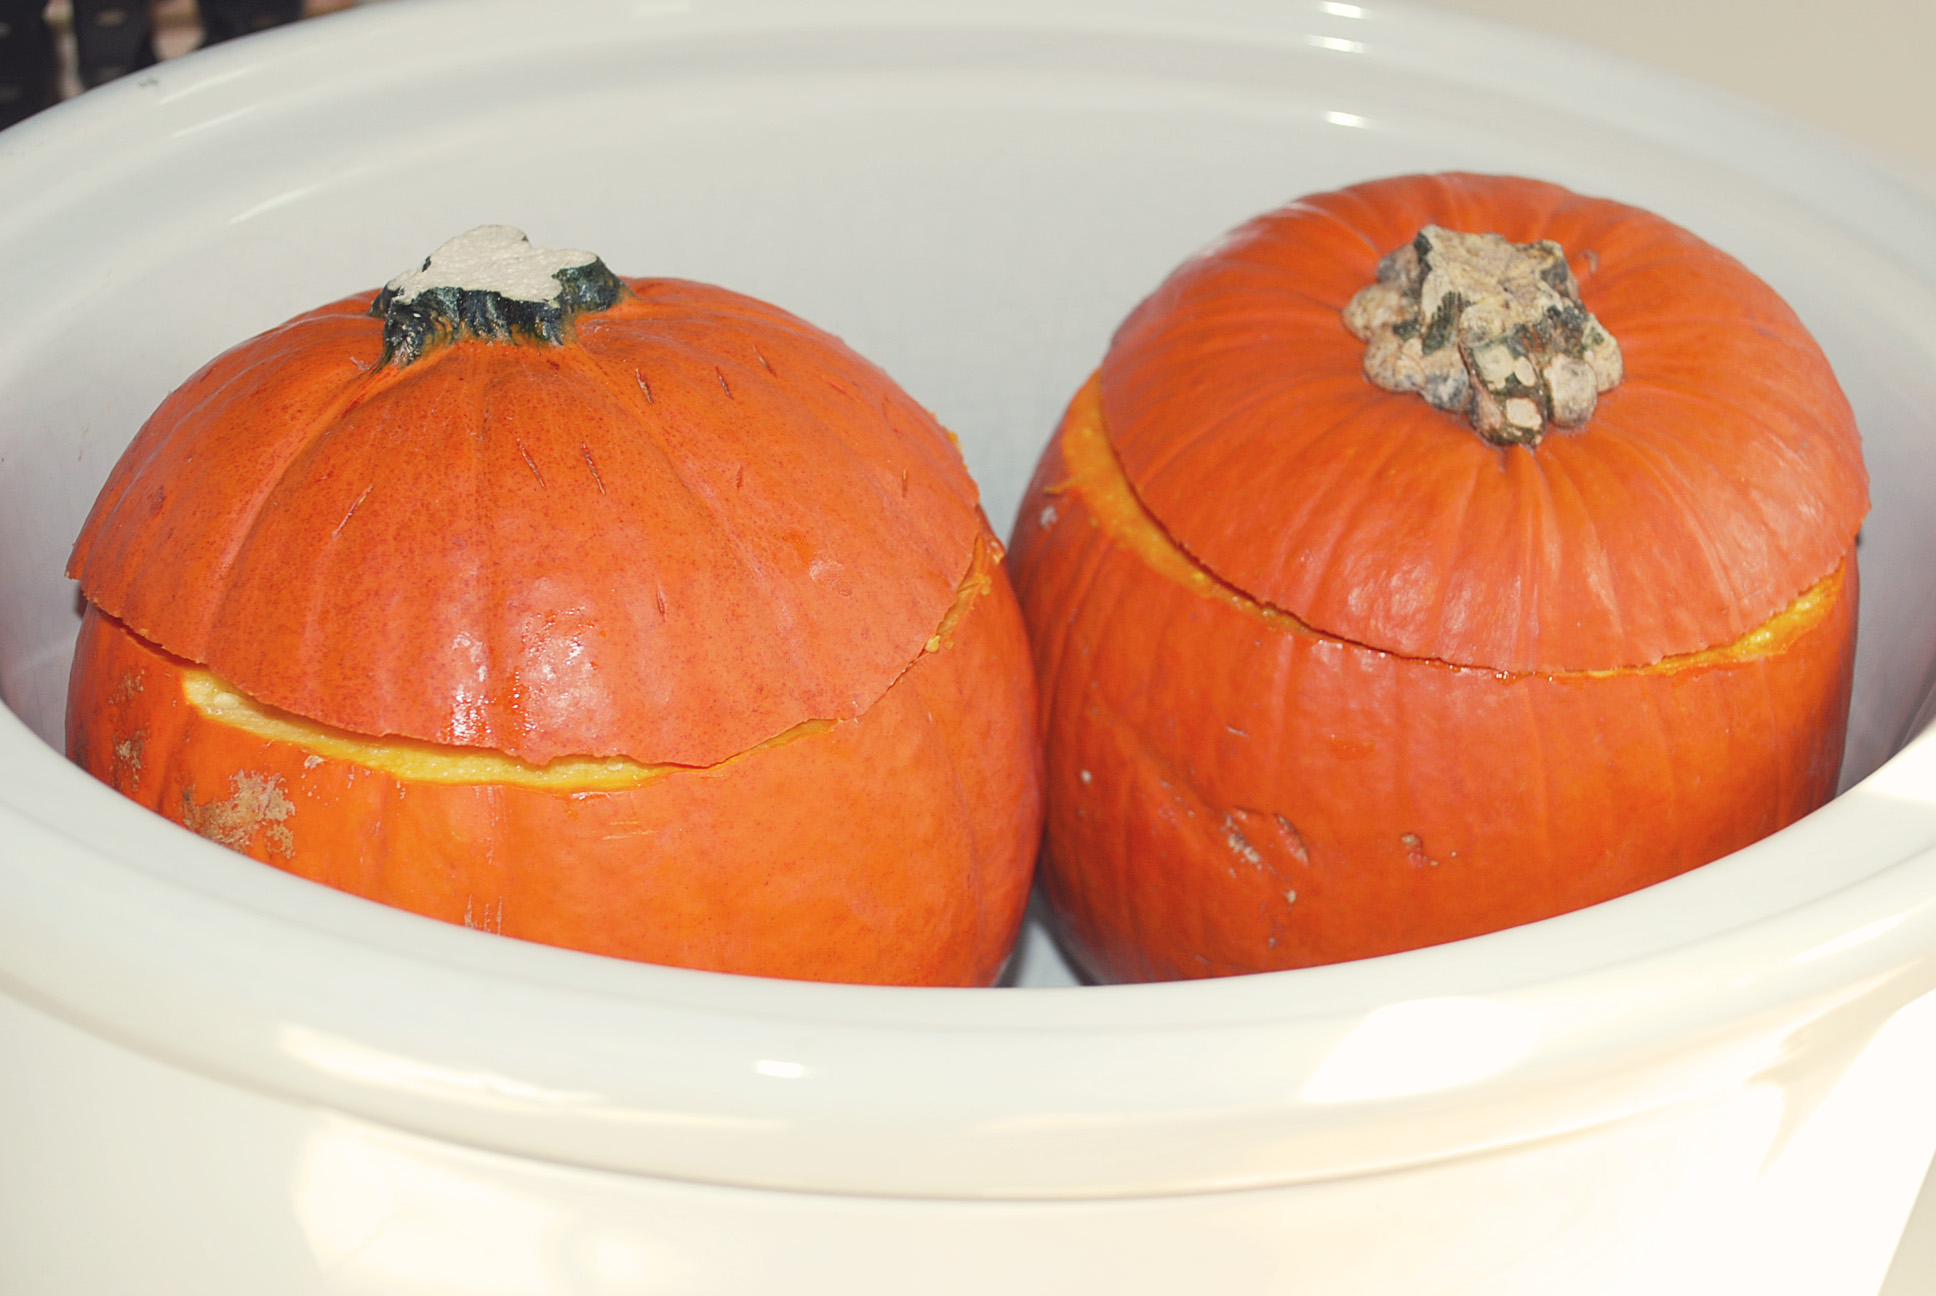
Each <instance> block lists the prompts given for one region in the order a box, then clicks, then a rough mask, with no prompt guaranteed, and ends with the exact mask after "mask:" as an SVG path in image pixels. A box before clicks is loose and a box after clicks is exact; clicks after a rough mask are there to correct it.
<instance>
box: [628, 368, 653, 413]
mask: <svg viewBox="0 0 1936 1296" xmlns="http://www.w3.org/2000/svg"><path fill="white" fill-rule="evenodd" d="M632 376H633V377H634V378H636V379H638V380H639V390H640V391H642V392H644V393H645V403H646V404H647V405H653V404H657V402H656V401H654V400H653V399H652V384H651V383H649V382H647V381H646V380H645V374H644V373H643V372H642V371H640V370H637V369H634V370H633V371H632Z"/></svg>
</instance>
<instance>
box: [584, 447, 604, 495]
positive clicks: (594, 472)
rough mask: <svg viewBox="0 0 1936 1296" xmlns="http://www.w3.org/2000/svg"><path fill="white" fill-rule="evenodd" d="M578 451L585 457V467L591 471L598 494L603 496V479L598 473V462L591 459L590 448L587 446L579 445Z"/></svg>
mask: <svg viewBox="0 0 1936 1296" xmlns="http://www.w3.org/2000/svg"><path fill="white" fill-rule="evenodd" d="M578 449H579V450H580V451H581V452H582V453H583V454H584V456H585V466H586V467H587V468H589V469H591V470H592V480H593V481H594V482H597V483H598V493H599V494H600V495H603V494H604V493H605V478H604V476H603V475H601V474H600V473H599V471H598V461H597V460H596V459H594V458H592V448H591V447H590V446H588V445H581V446H579V447H578Z"/></svg>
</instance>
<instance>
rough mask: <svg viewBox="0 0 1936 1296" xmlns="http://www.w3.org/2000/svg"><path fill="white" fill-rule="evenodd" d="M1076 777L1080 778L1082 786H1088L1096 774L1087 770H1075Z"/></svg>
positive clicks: (1093, 780) (1094, 779)
mask: <svg viewBox="0 0 1936 1296" xmlns="http://www.w3.org/2000/svg"><path fill="white" fill-rule="evenodd" d="M1076 777H1077V778H1080V779H1081V780H1082V786H1084V787H1088V786H1089V785H1090V784H1091V783H1094V782H1095V781H1096V776H1095V775H1094V774H1091V773H1090V772H1089V771H1088V770H1077V771H1076Z"/></svg>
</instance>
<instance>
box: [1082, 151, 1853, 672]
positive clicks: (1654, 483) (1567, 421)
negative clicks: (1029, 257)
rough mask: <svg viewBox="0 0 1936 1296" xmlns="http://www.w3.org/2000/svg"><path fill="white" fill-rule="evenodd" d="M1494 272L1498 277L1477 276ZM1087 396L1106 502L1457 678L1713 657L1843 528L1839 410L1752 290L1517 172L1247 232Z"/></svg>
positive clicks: (1300, 207)
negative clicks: (1121, 495)
mask: <svg viewBox="0 0 1936 1296" xmlns="http://www.w3.org/2000/svg"><path fill="white" fill-rule="evenodd" d="M1477 235H1498V236H1501V237H1500V238H1499V239H1496V240H1484V239H1475V238H1472V237H1471V236H1477ZM1549 242H1550V243H1551V244H1555V245H1557V247H1556V248H1548V247H1546V246H1545V245H1546V244H1547V243H1549ZM1498 267H1505V268H1504V269H1500V270H1499V276H1498V277H1499V278H1500V279H1503V280H1504V282H1506V283H1507V285H1508V287H1507V289H1505V290H1502V291H1500V292H1497V293H1495V292H1493V290H1492V289H1490V288H1482V287H1475V286H1474V284H1475V283H1476V282H1477V281H1476V280H1475V279H1474V278H1473V276H1474V275H1475V274H1477V273H1478V270H1479V269H1486V270H1487V273H1489V274H1490V273H1491V272H1492V269H1495V268H1498ZM1488 282H1489V283H1490V282H1493V281H1492V280H1488ZM1569 284H1570V285H1572V286H1573V288H1574V295H1573V297H1572V298H1571V299H1568V298H1567V297H1566V291H1565V290H1566V289H1567V288H1568V286H1569ZM1375 285H1378V286H1379V287H1376V288H1375V289H1374V286H1375ZM1368 289H1374V290H1373V291H1370V292H1367V290H1368ZM1354 300H1355V305H1354ZM1347 316H1349V319H1348V318H1347ZM1354 329H1355V330H1356V331H1355V332H1354ZM1599 330H1603V331H1604V333H1605V334H1606V335H1610V338H1611V339H1612V342H1611V343H1605V341H1604V339H1602V338H1600V337H1599V335H1598V332H1597V331H1599ZM1435 343H1436V345H1435ZM1368 353H1369V355H1370V358H1369V359H1368V358H1367V357H1368ZM1448 354H1449V358H1448ZM1461 362H1463V364H1464V372H1454V371H1455V370H1457V369H1459V367H1460V363H1461ZM1101 382H1102V402H1103V417H1104V420H1105V422H1106V425H1107V428H1108V432H1109V437H1110V441H1111V444H1112V445H1113V446H1114V448H1115V450H1116V453H1117V454H1118V456H1119V457H1120V459H1121V461H1122V464H1123V468H1124V471H1125V473H1126V475H1127V476H1128V478H1129V480H1130V482H1131V484H1132V485H1133V486H1134V488H1135V490H1136V491H1137V493H1138V494H1139V496H1140V497H1141V498H1142V500H1143V501H1144V503H1145V504H1146V505H1147V507H1148V508H1149V510H1150V511H1151V513H1152V514H1153V515H1154V516H1155V517H1156V519H1157V520H1158V521H1159V522H1160V523H1161V524H1162V525H1163V526H1164V528H1165V529H1166V530H1167V531H1168V532H1169V533H1170V534H1171V536H1172V537H1173V538H1174V539H1175V540H1176V541H1177V543H1178V544H1180V545H1181V546H1182V547H1183V548H1184V549H1185V550H1187V551H1188V552H1189V553H1190V554H1191V555H1192V556H1193V557H1194V558H1195V559H1196V560H1197V561H1199V562H1201V563H1202V564H1203V565H1204V566H1205V567H1206V568H1207V569H1209V570H1210V571H1212V572H1213V573H1215V574H1216V575H1217V576H1218V577H1220V578H1221V579H1223V580H1225V581H1227V582H1229V583H1230V584H1232V585H1234V586H1236V587H1237V588H1238V589H1241V590H1243V591H1244V592H1245V593H1247V594H1249V595H1251V596H1252V597H1254V598H1257V599H1259V600H1261V601H1263V602H1265V603H1268V604H1270V605H1272V606H1274V607H1277V608H1279V609H1281V610H1283V611H1286V612H1289V613H1290V614H1292V615H1294V616H1296V617H1298V618H1300V619H1301V620H1303V621H1305V622H1306V623H1307V624H1309V625H1311V626H1312V627H1313V628H1315V629H1318V630H1320V631H1322V632H1324V633H1326V634H1329V635H1332V636H1335V637H1338V638H1342V639H1348V640H1351V641H1353V642H1356V643H1360V644H1363V645H1366V646H1368V647H1373V648H1377V649H1381V650H1384V651H1389V652H1395V653H1399V654H1403V655H1406V656H1413V657H1420V658H1429V659H1435V660H1439V661H1444V662H1449V663H1453V664H1458V665H1469V666H1480V667H1486V668H1490V669H1498V670H1526V671H1531V670H1596V669H1612V668H1617V667H1625V666H1642V665H1647V664H1650V663H1652V662H1656V661H1659V660H1660V659H1662V658H1664V657H1668V656H1671V655H1674V654H1678V653H1688V652H1697V651H1700V650H1703V649H1706V648H1712V647H1716V646H1719V645H1723V644H1727V643H1731V642H1733V641H1734V640H1736V639H1738V638H1739V637H1740V636H1741V635H1743V634H1745V633H1747V632H1748V631H1750V630H1752V629H1753V628H1755V627H1756V626H1758V625H1760V624H1761V623H1762V622H1764V621H1766V620H1767V619H1768V618H1769V617H1771V616H1773V615H1774V614H1776V613H1777V612H1779V611H1780V610H1782V609H1783V608H1785V607H1787V606H1788V605H1789V604H1790V603H1791V602H1792V601H1793V600H1794V599H1795V598H1796V597H1798V596H1799V595H1800V594H1801V593H1802V592H1803V591H1804V590H1806V589H1808V588H1809V587H1810V586H1812V585H1813V584H1815V583H1816V582H1817V581H1819V580H1820V579H1822V578H1823V577H1824V576H1826V575H1828V574H1829V573H1830V572H1831V571H1833V570H1834V569H1835V567H1836V566H1837V564H1839V563H1840V562H1842V561H1843V559H1844V557H1845V555H1846V554H1848V552H1849V551H1850V547H1851V545H1852V543H1853V541H1854V537H1855V534H1856V531H1857V529H1858V528H1859V527H1860V526H1861V523H1862V519H1863V517H1864V515H1865V514H1866V513H1867V510H1868V485H1867V475H1866V472H1865V470H1864V468H1863V465H1862V457H1861V448H1860V439H1859V437H1858V435H1857V432H1856V428H1855V422H1854V417H1853V414H1852V413H1851V411H1850V409H1849V405H1848V401H1847V399H1846V398H1845V397H1844V396H1843V394H1842V391H1841V388H1840V387H1839V386H1838V385H1837V383H1836V381H1835V377H1834V374H1833V373H1832V372H1831V371H1830V369H1829V365H1828V361H1827V360H1826V358H1825V357H1824V356H1823V355H1822V353H1821V350H1820V348H1819V347H1817V346H1816V344H1815V342H1814V341H1813V339H1812V338H1810V337H1809V335H1808V333H1807V331H1806V330H1805V329H1804V328H1803V326H1802V324H1801V322H1800V320H1799V319H1798V318H1797V317H1796V316H1795V314H1794V312H1793V311H1792V310H1791V309H1789V307H1788V306H1787V304H1786V303H1784V302H1783V301H1782V300H1781V299H1780V297H1778V296H1777V295H1776V294H1775V292H1774V291H1773V290H1772V289H1771V288H1769V287H1768V286H1767V285H1766V284H1764V283H1762V282H1761V281H1760V280H1759V279H1757V278H1756V277H1755V276H1754V275H1752V274H1751V273H1749V272H1748V270H1747V269H1746V268H1744V267H1743V266H1742V265H1741V264H1740V263H1738V262H1737V261H1735V260H1733V259H1732V258H1731V257H1729V256H1727V255H1726V254H1724V253H1722V252H1720V251H1718V250H1717V249H1715V248H1714V247H1712V246H1710V245H1709V244H1707V243H1705V242H1703V241H1701V240H1700V239H1698V238H1696V237H1695V236H1694V235H1692V234H1690V233H1688V232H1687V231H1686V230H1683V229H1681V228H1679V227H1678V226H1675V225H1673V224H1671V223H1669V222H1667V221H1665V220H1663V219H1661V218H1660V217H1657V216H1654V215H1652V214H1650V213H1648V212H1645V211H1642V210H1640V209H1638V208H1635V207H1630V206H1625V205H1623V204H1620V203H1615V202H1610V201H1607V200H1604V199H1596V198H1587V197H1582V196H1580V195H1577V194H1574V193H1571V192H1569V191H1567V190H1565V189H1562V188H1560V187H1558V186H1556V185H1551V184H1545V183H1541V182H1537V181H1531V180H1522V179H1517V178H1512V177H1499V176H1476V175H1440V176H1406V177H1400V178H1397V179H1391V180H1382V181H1376V182H1373V183H1369V184H1363V185H1358V186H1355V187H1353V188H1349V189H1344V190H1340V191H1338V192H1335V193H1329V194H1321V195H1317V196H1315V197H1310V198H1306V199H1303V200H1301V201H1299V202H1296V203H1293V204H1291V205H1290V206H1288V207H1285V208H1283V209H1281V210H1279V211H1275V212H1271V213H1269V214H1267V215H1265V216H1262V217H1260V218H1258V219H1256V220H1254V221H1252V222H1250V223H1249V224H1247V225H1244V226H1242V227H1241V228H1239V229H1238V230H1236V231H1234V232H1233V233H1232V234H1230V235H1229V236H1228V237H1226V238H1225V239H1223V240H1221V241H1220V242H1219V243H1217V244H1216V245H1214V246H1213V247H1211V248H1209V249H1208V250H1206V251H1205V252H1204V253H1202V254H1200V255H1199V256H1197V257H1195V258H1194V259H1192V260H1191V261H1189V262H1187V263H1185V264H1184V265H1183V266H1182V267H1180V268H1179V269H1178V270H1177V271H1176V272H1175V273H1174V274H1172V275H1171V276H1170V278H1169V279H1168V280H1167V281H1166V282H1165V283H1164V284H1163V285H1162V286H1161V287H1160V288H1159V289H1158V290H1157V291H1156V292H1155V293H1154V294H1153V295H1152V296H1151V297H1149V298H1148V299H1147V300H1146V301H1144V302H1143V303H1142V304H1141V305H1140V306H1139V307H1138V308H1137V309H1136V310H1135V311H1134V312H1133V313H1132V314H1131V315H1130V317H1129V318H1128V319H1127V320H1126V321H1125V322H1124V324H1123V325H1122V327H1121V329H1120V330H1119V331H1118V332H1117V334H1116V337H1115V340H1114V343H1113V345H1112V347H1111V349H1110V352H1109V354H1108V356H1107V357H1106V359H1105V360H1104V363H1103V367H1102V376H1101Z"/></svg>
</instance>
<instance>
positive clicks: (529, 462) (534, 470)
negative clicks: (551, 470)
mask: <svg viewBox="0 0 1936 1296" xmlns="http://www.w3.org/2000/svg"><path fill="white" fill-rule="evenodd" d="M514 444H516V446H517V447H518V453H519V454H521V455H523V456H524V466H525V467H526V468H529V469H530V470H531V475H532V476H533V477H536V478H537V479H538V486H539V488H540V489H542V488H543V486H544V484H545V479H544V474H543V473H541V472H539V471H538V465H537V461H536V460H534V459H532V457H531V452H530V451H529V450H526V449H525V448H524V442H522V441H515V442H514Z"/></svg>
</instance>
